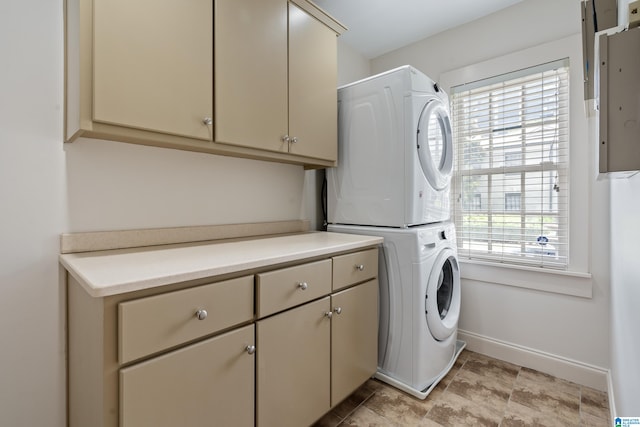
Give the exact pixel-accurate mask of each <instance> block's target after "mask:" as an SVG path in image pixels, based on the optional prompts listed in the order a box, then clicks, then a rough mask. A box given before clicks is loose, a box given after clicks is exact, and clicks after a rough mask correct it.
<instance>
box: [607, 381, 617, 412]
mask: <svg viewBox="0 0 640 427" xmlns="http://www.w3.org/2000/svg"><path fill="white" fill-rule="evenodd" d="M607 388H608V390H607V395H608V397H609V412H610V415H611V420H615V419H616V416H617V414H618V410H617V409H616V399H615V396H614V393H613V378H611V370H610V369H609V370H607Z"/></svg>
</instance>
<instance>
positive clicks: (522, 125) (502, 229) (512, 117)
mask: <svg viewBox="0 0 640 427" xmlns="http://www.w3.org/2000/svg"><path fill="white" fill-rule="evenodd" d="M451 95H452V96H451V104H452V123H453V136H454V143H455V151H456V167H455V174H454V180H453V186H452V191H453V194H452V196H453V197H452V200H453V201H454V203H453V209H454V211H453V218H454V221H455V223H456V227H457V235H458V252H459V256H460V257H461V258H467V259H480V260H486V261H492V262H500V263H507V264H519V265H528V266H536V267H542V268H554V269H566V268H567V264H568V253H569V247H568V229H569V227H568V215H569V212H568V210H569V188H568V182H569V179H568V163H569V152H568V146H569V123H568V121H569V120H568V117H569V69H568V60H561V61H556V62H552V63H547V64H543V65H540V66H537V67H533V68H529V69H525V70H520V71H517V72H514V73H510V74H506V75H501V76H497V77H493V78H490V79H485V80H482V81H478V82H474V83H470V84H465V85H462V86H456V87H453V88H452V89H451ZM485 201H486V202H485Z"/></svg>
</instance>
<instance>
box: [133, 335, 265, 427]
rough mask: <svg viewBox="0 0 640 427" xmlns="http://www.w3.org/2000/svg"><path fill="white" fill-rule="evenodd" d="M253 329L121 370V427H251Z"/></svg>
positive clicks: (219, 337) (209, 340)
mask: <svg viewBox="0 0 640 427" xmlns="http://www.w3.org/2000/svg"><path fill="white" fill-rule="evenodd" d="M254 342H255V341H254V326H253V325H249V326H245V327H242V328H240V329H236V330H233V331H231V332H228V333H226V334H223V335H220V336H217V337H215V338H211V339H208V340H205V341H202V342H199V343H197V344H194V345H191V346H188V347H185V348H182V349H180V350H177V351H174V352H172V353H168V354H166V355H164V356H159V357H156V358H155V359H151V360H149V361H147V362H142V363H139V364H137V365H133V366H130V367H127V368H124V369H121V370H120V426H121V427H145V426H149V427H163V426H166V427H175V426H188V425H217V426H238V427H240V426H252V425H253V422H254V384H255V378H254V372H255V370H254V363H255V359H254V357H255V354H254V348H253V347H252V346H253V345H254V344H253V343H254Z"/></svg>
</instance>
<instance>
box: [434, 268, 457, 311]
mask: <svg viewBox="0 0 640 427" xmlns="http://www.w3.org/2000/svg"><path fill="white" fill-rule="evenodd" d="M436 289H437V291H436V300H437V303H438V314H439V315H440V319H444V318H445V317H447V314H448V313H449V308H450V307H451V300H452V299H453V268H452V267H451V261H449V260H448V259H447V260H446V261H445V262H444V265H443V266H442V269H441V270H440V276H439V277H438V285H437V288H436Z"/></svg>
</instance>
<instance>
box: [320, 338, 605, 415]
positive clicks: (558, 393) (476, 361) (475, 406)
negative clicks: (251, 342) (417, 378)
mask: <svg viewBox="0 0 640 427" xmlns="http://www.w3.org/2000/svg"><path fill="white" fill-rule="evenodd" d="M610 425H611V423H610V420H609V403H608V399H607V394H606V393H604V392H601V391H598V390H594V389H592V388H589V387H584V386H580V385H578V384H575V383H571V382H569V381H565V380H561V379H559V378H555V377H552V376H549V375H546V374H543V373H541V372H538V371H534V370H532V369H528V368H523V367H520V366H517V365H513V364H511V363H507V362H503V361H501V360H497V359H493V358H491V357H487V356H484V355H481V354H479V353H474V352H471V351H467V350H465V351H463V352H462V354H460V357H459V358H458V360H457V361H456V364H455V365H454V366H453V368H452V369H451V371H450V372H449V374H448V375H447V376H446V377H445V378H444V379H443V380H442V381H441V382H440V384H438V386H437V387H436V388H435V389H434V390H433V392H432V393H431V394H430V395H429V396H427V398H426V399H425V400H420V399H416V398H414V397H412V396H410V395H408V394H406V393H403V392H401V391H399V390H397V389H395V388H393V387H391V386H388V385H386V384H384V383H382V382H380V381H377V380H369V381H367V383H365V384H364V385H363V386H362V387H360V388H359V389H358V390H356V392H355V393H353V394H352V395H351V396H350V397H349V398H347V399H346V400H345V401H344V402H342V403H341V404H340V405H338V406H337V407H336V408H334V409H333V410H332V411H331V412H330V413H328V414H327V415H326V416H325V417H323V418H322V419H321V420H320V421H318V422H317V423H316V424H315V425H314V427H336V426H340V427H347V426H358V427H362V426H369V427H374V426H385V427H386V426H389V427H406V426H419V427H430V426H434V427H437V426H445V427H446V426H452V427H458V426H496V427H498V426H500V427H512V426H536V427H538V426H540V427H543V426H549V427H553V426H562V427H566V426H583V427H592V426H598V427H599V426H602V427H606V426H610Z"/></svg>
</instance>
